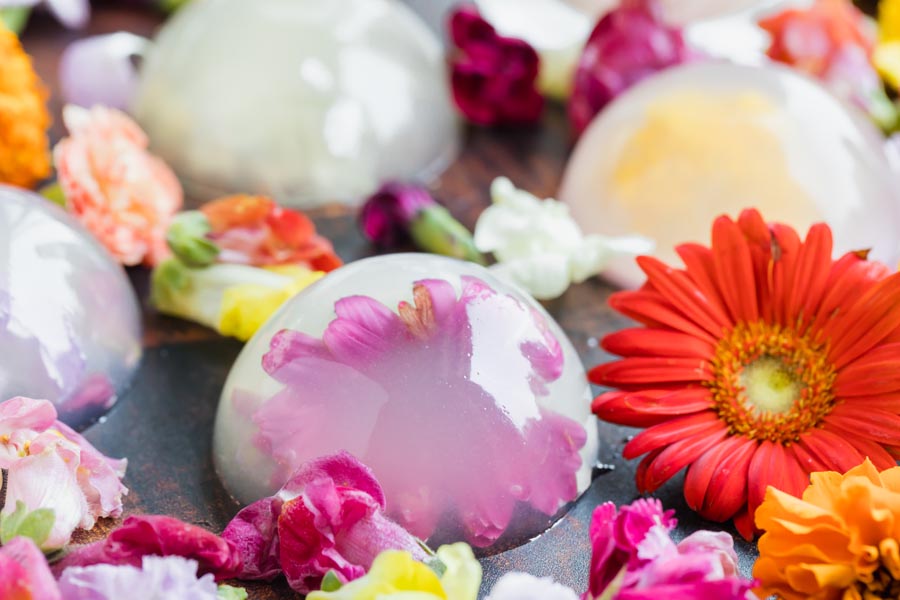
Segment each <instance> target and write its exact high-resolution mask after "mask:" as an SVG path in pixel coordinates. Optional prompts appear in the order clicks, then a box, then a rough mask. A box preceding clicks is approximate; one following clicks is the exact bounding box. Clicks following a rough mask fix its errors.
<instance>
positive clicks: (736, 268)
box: [712, 217, 759, 322]
mask: <svg viewBox="0 0 900 600" xmlns="http://www.w3.org/2000/svg"><path fill="white" fill-rule="evenodd" d="M712 240H713V242H712V248H713V261H714V264H715V272H716V279H717V281H719V289H720V290H721V291H722V297H723V298H724V299H725V304H726V306H727V308H728V312H729V314H730V315H731V318H732V320H733V321H734V322H742V321H743V322H753V321H756V320H757V319H758V318H759V310H758V307H757V304H756V281H755V278H754V272H753V261H752V259H751V255H750V248H749V247H748V245H747V240H746V238H744V235H743V233H742V232H741V230H740V228H739V227H738V225H737V223H735V222H734V221H732V220H731V219H729V218H728V217H719V218H718V219H716V221H715V223H714V224H713V234H712Z"/></svg>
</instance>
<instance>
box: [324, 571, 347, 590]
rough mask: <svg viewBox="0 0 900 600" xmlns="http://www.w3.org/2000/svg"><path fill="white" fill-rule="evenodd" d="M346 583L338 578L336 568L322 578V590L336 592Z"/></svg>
mask: <svg viewBox="0 0 900 600" xmlns="http://www.w3.org/2000/svg"><path fill="white" fill-rule="evenodd" d="M343 585H344V584H343V583H341V580H340V579H339V578H338V576H337V573H335V572H334V569H332V570H330V571H328V572H327V573H325V577H323V578H322V587H321V590H322V591H323V592H336V591H338V590H339V589H341V586H343Z"/></svg>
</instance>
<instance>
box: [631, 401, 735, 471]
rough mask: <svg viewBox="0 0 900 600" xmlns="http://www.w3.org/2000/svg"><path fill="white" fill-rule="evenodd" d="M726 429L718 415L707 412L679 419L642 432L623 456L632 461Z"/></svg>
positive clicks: (632, 441)
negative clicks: (688, 439)
mask: <svg viewBox="0 0 900 600" xmlns="http://www.w3.org/2000/svg"><path fill="white" fill-rule="evenodd" d="M724 428H725V424H724V423H722V421H720V420H719V417H718V415H716V413H714V412H712V411H706V412H702V413H697V414H693V415H688V416H685V417H678V418H675V419H672V420H671V421H668V422H666V423H661V424H659V425H654V426H653V427H650V428H649V429H645V430H644V431H642V432H640V433H639V434H637V435H636V436H634V438H633V439H632V440H631V441H630V442H628V443H627V444H625V448H624V449H623V450H622V456H624V457H625V458H627V459H629V460H630V459H632V458H636V457H638V456H640V455H641V454H645V453H647V452H650V451H652V450H656V449H657V448H662V447H663V446H668V445H669V444H672V443H674V442H677V441H678V440H682V439H685V438H688V437H691V436H694V435H713V434H714V433H716V432H718V431H720V430H721V429H724Z"/></svg>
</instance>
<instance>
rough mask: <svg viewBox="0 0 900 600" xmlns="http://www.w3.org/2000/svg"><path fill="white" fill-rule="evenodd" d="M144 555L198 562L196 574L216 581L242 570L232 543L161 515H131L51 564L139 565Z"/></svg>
mask: <svg viewBox="0 0 900 600" xmlns="http://www.w3.org/2000/svg"><path fill="white" fill-rule="evenodd" d="M145 556H180V557H182V558H187V559H190V560H193V561H196V562H197V573H198V574H199V575H206V574H207V573H212V574H213V576H214V577H215V578H216V580H217V581H219V580H222V579H233V578H234V577H236V576H237V575H238V574H239V573H240V572H241V570H242V567H241V557H240V554H239V553H238V551H237V548H236V547H235V546H234V544H232V543H231V542H229V541H227V540H224V539H222V538H221V537H219V536H217V535H216V534H214V533H211V532H209V531H207V530H205V529H203V528H202V527H197V526H196V525H191V524H189V523H184V522H182V521H179V520H178V519H175V518H173V517H166V516H162V515H132V516H130V517H128V518H127V519H125V521H124V522H123V523H122V525H120V526H119V527H118V528H117V529H116V530H115V531H113V532H112V533H110V534H109V537H107V538H106V539H105V540H101V541H99V542H94V543H93V544H87V545H85V546H81V547H79V548H74V549H72V551H71V552H69V553H68V554H66V556H65V557H63V559H62V560H61V561H59V562H58V563H56V564H54V565H53V568H54V570H55V571H56V572H57V573H61V572H62V571H64V570H65V569H68V568H69V567H88V566H91V565H99V564H107V565H130V566H132V567H140V566H141V565H142V563H143V559H144V557H145Z"/></svg>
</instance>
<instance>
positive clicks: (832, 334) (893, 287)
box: [825, 273, 900, 369]
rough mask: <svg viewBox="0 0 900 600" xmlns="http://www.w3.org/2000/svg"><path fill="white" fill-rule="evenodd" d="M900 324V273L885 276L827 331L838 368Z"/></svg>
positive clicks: (830, 351) (834, 362) (835, 364)
mask: <svg viewBox="0 0 900 600" xmlns="http://www.w3.org/2000/svg"><path fill="white" fill-rule="evenodd" d="M898 327H900V273H895V274H893V275H891V276H890V277H888V278H886V279H882V280H881V281H879V282H878V283H877V284H875V286H874V287H873V288H872V289H870V290H869V291H868V292H866V293H865V294H863V296H862V297H861V298H860V299H859V300H858V301H857V302H856V303H855V304H854V305H853V306H852V307H851V308H850V309H849V310H848V312H847V313H845V315H844V317H843V318H840V317H839V318H837V319H835V320H834V321H833V322H832V323H831V325H830V327H827V328H826V330H825V333H826V334H827V335H828V337H829V338H830V339H831V340H832V346H831V348H830V349H829V355H830V357H831V360H832V363H833V364H834V366H835V367H836V368H838V369H841V368H842V367H844V366H846V365H848V364H849V363H850V362H851V361H853V360H854V359H856V358H858V357H859V356H860V355H862V354H863V353H865V352H867V351H868V350H870V349H871V348H872V347H873V346H874V345H875V344H877V343H878V342H880V341H881V340H883V339H884V338H886V337H887V336H888V335H890V334H892V333H893V332H894V331H895V330H896V329H897V328H898Z"/></svg>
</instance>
